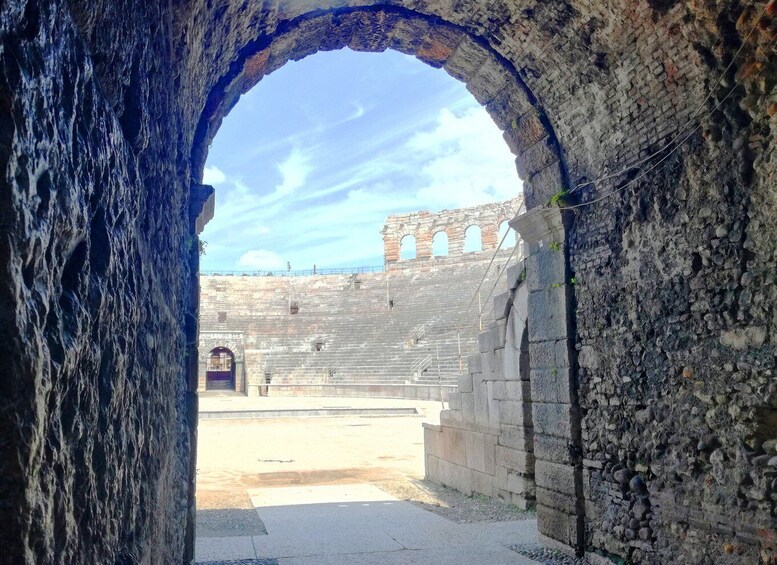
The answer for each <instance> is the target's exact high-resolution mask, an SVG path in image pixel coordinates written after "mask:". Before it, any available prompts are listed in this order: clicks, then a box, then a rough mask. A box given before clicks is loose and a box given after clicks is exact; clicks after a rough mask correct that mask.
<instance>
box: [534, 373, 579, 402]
mask: <svg viewBox="0 0 777 565" xmlns="http://www.w3.org/2000/svg"><path fill="white" fill-rule="evenodd" d="M571 388H572V383H571V379H570V376H569V369H568V368H567V367H560V368H559V367H553V368H551V369H532V371H531V399H532V400H533V401H534V402H548V403H557V404H571V403H572V390H571Z"/></svg>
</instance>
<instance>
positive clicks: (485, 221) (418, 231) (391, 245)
mask: <svg viewBox="0 0 777 565" xmlns="http://www.w3.org/2000/svg"><path fill="white" fill-rule="evenodd" d="M522 204H523V196H518V197H516V198H514V199H512V200H508V201H507V202H495V203H493V204H485V205H480V206H471V207H469V208H460V209H457V210H443V211H442V212H438V213H432V212H411V213H409V214H395V215H393V216H389V217H388V218H387V220H386V224H385V225H384V226H383V230H382V231H381V233H382V234H383V246H384V253H383V256H384V260H385V262H386V266H387V267H388V268H391V267H393V266H395V264H396V263H397V262H399V261H400V249H401V243H402V238H403V237H405V236H406V235H411V236H413V237H414V238H415V245H416V259H417V260H419V261H425V260H428V259H430V258H431V257H432V241H433V239H434V236H435V235H437V234H438V233H439V232H443V233H445V234H446V236H447V238H448V255H447V256H449V257H451V258H454V259H455V258H457V257H458V256H461V255H463V254H464V236H465V232H466V231H467V228H469V227H470V226H478V227H479V228H480V230H481V242H482V246H483V251H493V250H494V249H496V248H497V246H498V245H499V239H500V237H499V226H500V225H501V224H502V222H506V221H508V220H511V219H512V218H513V216H515V214H516V213H518V210H519V209H520V207H521V206H522ZM516 244H518V242H517V241H516Z"/></svg>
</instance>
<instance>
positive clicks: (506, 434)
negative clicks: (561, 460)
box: [498, 424, 539, 457]
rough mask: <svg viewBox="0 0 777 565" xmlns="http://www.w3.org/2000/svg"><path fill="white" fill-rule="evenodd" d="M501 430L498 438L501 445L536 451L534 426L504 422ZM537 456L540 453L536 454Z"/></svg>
mask: <svg viewBox="0 0 777 565" xmlns="http://www.w3.org/2000/svg"><path fill="white" fill-rule="evenodd" d="M500 432H501V433H500V434H499V438H498V443H499V445H503V446H505V447H511V448H513V449H518V450H520V451H526V452H532V451H534V433H533V430H532V428H524V427H523V426H510V425H507V424H502V427H501V429H500ZM535 457H539V455H537V454H535Z"/></svg>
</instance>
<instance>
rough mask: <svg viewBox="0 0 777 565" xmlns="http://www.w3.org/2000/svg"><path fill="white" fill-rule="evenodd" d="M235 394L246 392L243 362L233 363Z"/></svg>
mask: <svg viewBox="0 0 777 565" xmlns="http://www.w3.org/2000/svg"><path fill="white" fill-rule="evenodd" d="M235 392H246V389H245V363H244V362H243V361H235Z"/></svg>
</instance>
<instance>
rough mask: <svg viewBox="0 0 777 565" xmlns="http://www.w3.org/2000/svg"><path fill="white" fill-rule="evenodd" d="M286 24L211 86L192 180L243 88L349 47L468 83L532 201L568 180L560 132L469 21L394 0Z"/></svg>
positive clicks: (255, 43) (253, 44)
mask: <svg viewBox="0 0 777 565" xmlns="http://www.w3.org/2000/svg"><path fill="white" fill-rule="evenodd" d="M281 24H282V25H281ZM281 24H279V25H278V26H277V27H276V28H275V29H274V30H272V31H269V32H268V31H265V32H264V33H262V34H260V35H259V36H258V37H255V38H252V39H251V40H250V41H249V42H248V43H247V44H246V45H245V47H244V48H242V49H240V50H239V51H238V57H237V59H236V61H234V62H232V63H231V64H230V66H229V70H228V71H227V72H226V73H225V74H223V75H222V76H221V78H220V79H218V80H217V81H216V82H215V84H214V85H213V86H212V87H211V88H210V91H209V93H208V95H207V101H206V102H205V104H204V109H203V111H202V113H201V114H200V119H199V121H198V125H197V127H196V130H195V135H194V141H193V144H192V151H191V159H190V162H191V167H192V173H193V178H195V179H198V180H199V182H201V180H202V175H203V171H204V167H205V159H206V157H207V151H208V146H209V145H210V142H211V141H212V139H213V137H214V136H215V134H216V132H217V131H218V128H219V126H220V124H221V121H222V120H223V118H224V117H225V116H226V114H227V113H228V112H229V110H230V109H231V108H232V107H233V106H234V105H235V103H236V102H237V100H238V99H239V97H240V95H241V94H243V93H245V92H247V91H248V90H250V89H251V88H252V87H253V86H254V85H256V84H257V83H258V82H259V81H260V80H261V79H262V78H263V77H265V76H266V75H268V74H270V73H271V72H273V71H274V70H277V69H279V68H280V67H282V66H283V65H284V64H286V63H287V62H288V61H290V60H299V59H302V58H304V57H307V56H309V55H311V54H313V53H316V52H318V51H332V50H337V49H341V48H344V47H350V48H351V49H354V50H358V51H372V52H381V51H385V50H386V49H392V50H396V51H399V52H401V53H405V54H408V55H413V56H415V57H416V58H418V59H419V60H421V61H422V62H424V63H426V64H428V65H430V66H432V67H435V68H444V69H445V71H446V72H448V74H450V75H451V76H453V77H454V78H456V79H457V80H460V81H462V82H464V83H465V84H466V85H467V89H468V90H469V91H470V92H471V93H472V95H473V97H474V98H475V99H476V100H477V101H478V102H479V103H480V104H481V105H483V106H484V107H485V108H486V110H487V111H488V112H489V114H490V115H491V118H492V119H493V120H494V122H495V123H496V125H497V126H498V127H499V129H500V130H502V131H503V132H504V134H503V135H504V138H505V141H506V143H507V145H508V147H509V148H510V150H511V151H512V153H513V154H515V155H517V156H518V160H517V165H518V174H519V176H520V178H522V179H531V180H530V181H529V182H527V183H525V185H524V192H525V193H526V195H527V200H529V205H530V207H533V206H535V205H537V204H544V203H546V202H547V201H548V200H549V198H550V197H551V196H552V195H553V194H555V193H556V192H557V191H558V187H559V186H568V185H569V184H570V183H569V182H568V181H567V177H568V175H567V173H566V167H565V165H564V162H563V160H562V159H561V154H560V152H559V150H558V142H557V141H556V136H555V134H554V133H553V130H552V127H551V126H550V122H549V121H548V119H547V118H546V117H545V113H544V111H543V110H542V108H541V106H540V104H539V103H538V102H537V99H536V98H535V97H534V95H533V94H532V93H531V92H530V90H529V88H528V87H527V86H526V84H525V82H524V81H523V79H522V78H521V76H520V75H519V73H518V72H517V70H516V68H515V67H514V65H513V64H512V63H510V62H509V61H508V60H507V59H505V58H504V57H503V56H502V55H500V54H499V53H497V52H496V51H495V50H494V49H492V48H491V47H490V46H489V45H488V44H486V43H485V42H483V41H482V40H480V39H479V38H477V37H475V36H473V35H471V34H470V33H469V32H468V31H467V30H466V29H465V28H464V27H462V26H460V25H456V24H453V23H450V22H448V21H445V20H442V19H440V18H437V17H430V16H428V15H425V14H421V13H419V12H415V11H412V10H409V9H406V8H400V7H396V6H371V7H351V8H339V9H331V10H324V11H316V12H315V13H311V14H302V15H298V16H297V17H294V18H292V19H290V20H287V21H283V22H281ZM524 156H525V157H524ZM540 171H542V174H541V175H538V178H536V179H534V178H532V176H533V175H534V174H535V173H539V172H540ZM539 177H541V178H539ZM198 186H200V185H199V184H196V185H195V186H194V187H193V188H196V187H198Z"/></svg>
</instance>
